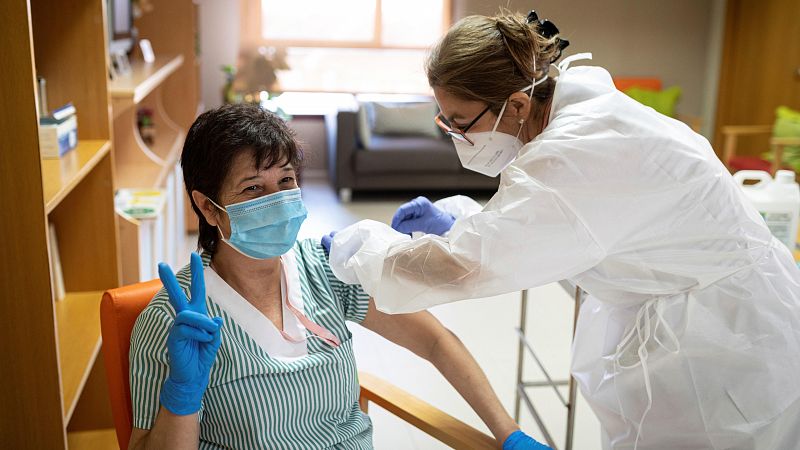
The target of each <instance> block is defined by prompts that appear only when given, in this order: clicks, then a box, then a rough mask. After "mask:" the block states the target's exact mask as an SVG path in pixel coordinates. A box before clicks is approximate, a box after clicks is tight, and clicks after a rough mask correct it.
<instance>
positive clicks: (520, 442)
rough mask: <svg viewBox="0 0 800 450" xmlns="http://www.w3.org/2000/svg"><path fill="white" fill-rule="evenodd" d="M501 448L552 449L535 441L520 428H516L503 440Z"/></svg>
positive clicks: (509, 449) (521, 449) (504, 449)
mask: <svg viewBox="0 0 800 450" xmlns="http://www.w3.org/2000/svg"><path fill="white" fill-rule="evenodd" d="M503 450H552V449H551V448H550V447H548V446H546V445H544V444H542V443H541V442H538V441H536V439H534V438H532V437H530V436H528V435H527V434H525V433H523V432H522V431H520V430H517V431H515V432H513V433H511V435H510V436H509V437H508V438H506V440H505V442H503Z"/></svg>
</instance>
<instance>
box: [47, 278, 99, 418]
mask: <svg viewBox="0 0 800 450" xmlns="http://www.w3.org/2000/svg"><path fill="white" fill-rule="evenodd" d="M102 296H103V293H102V292H100V291H93V292H71V293H67V295H66V296H65V297H64V299H63V300H60V301H57V302H56V303H55V309H56V329H57V331H58V359H59V365H60V366H61V387H62V392H63V399H64V411H63V413H64V418H65V422H66V421H69V418H70V416H71V415H72V411H73V410H74V409H75V405H76V404H77V400H78V397H79V394H80V392H81V390H82V389H83V384H84V383H85V382H86V377H87V376H88V375H89V372H90V371H91V369H92V364H94V360H95V358H96V357H97V353H98V351H99V350H100V299H101V298H102Z"/></svg>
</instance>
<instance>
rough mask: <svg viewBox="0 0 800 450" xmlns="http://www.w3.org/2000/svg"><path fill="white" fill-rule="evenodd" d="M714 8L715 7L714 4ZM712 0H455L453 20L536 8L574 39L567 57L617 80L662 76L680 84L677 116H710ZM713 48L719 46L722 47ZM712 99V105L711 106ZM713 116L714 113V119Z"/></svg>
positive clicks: (714, 15) (713, 66) (667, 81)
mask: <svg viewBox="0 0 800 450" xmlns="http://www.w3.org/2000/svg"><path fill="white" fill-rule="evenodd" d="M715 3H717V4H715ZM718 3H719V2H715V1H712V0H670V1H664V0H603V1H598V0H538V1H536V2H531V1H520V0H490V1H486V0H453V17H454V20H458V19H460V18H462V17H465V16H467V15H470V14H484V15H492V14H495V13H496V12H497V11H498V10H499V7H500V6H505V7H508V8H509V9H511V10H512V11H520V12H524V13H527V11H529V10H530V9H536V11H537V12H538V14H539V17H540V18H549V19H550V20H551V21H553V23H555V24H556V25H557V26H558V28H559V30H560V31H561V33H562V35H563V36H564V37H566V38H567V39H569V41H570V43H571V44H570V47H569V48H568V49H567V51H566V52H567V54H572V53H579V52H591V53H593V56H594V58H593V62H592V63H590V64H596V65H600V66H603V67H605V68H606V69H608V70H609V72H611V74H612V75H613V76H657V77H659V78H661V80H662V82H663V83H664V85H665V87H667V86H672V85H678V86H680V87H681V88H682V89H683V97H682V98H681V101H680V102H679V104H678V110H679V112H682V113H685V114H692V115H696V116H703V117H705V116H706V114H707V113H708V109H709V107H712V106H713V103H715V102H716V95H713V96H712V97H713V98H712V99H711V100H709V99H708V98H707V96H706V95H705V94H706V90H707V89H709V88H710V89H714V90H716V83H711V85H709V83H708V80H707V78H709V77H711V78H712V79H716V70H717V68H716V64H718V63H715V62H714V61H715V58H714V53H715V52H716V48H715V47H714V46H712V45H709V44H710V43H713V42H715V36H714V33H715V26H714V24H715V21H717V20H718V19H719V18H720V17H721V14H722V12H721V10H722V8H719V7H717V6H718ZM716 45H719V44H718V43H717V44H716ZM709 102H711V104H709ZM712 117H713V115H712Z"/></svg>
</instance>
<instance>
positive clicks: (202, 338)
mask: <svg viewBox="0 0 800 450" xmlns="http://www.w3.org/2000/svg"><path fill="white" fill-rule="evenodd" d="M171 334H172V335H173V336H175V337H176V338H178V339H188V340H192V341H197V342H211V341H213V340H214V334H212V333H210V332H208V331H206V330H202V329H200V328H197V327H193V326H191V325H187V324H183V323H175V325H173V327H172V332H171Z"/></svg>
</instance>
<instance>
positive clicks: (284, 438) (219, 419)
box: [130, 105, 544, 449]
mask: <svg viewBox="0 0 800 450" xmlns="http://www.w3.org/2000/svg"><path fill="white" fill-rule="evenodd" d="M301 159H302V156H301V152H300V150H299V148H298V145H297V143H296V142H295V139H294V137H293V135H292V133H291V132H290V130H289V129H288V127H287V126H286V124H284V122H283V121H282V120H281V119H279V118H278V117H277V116H275V115H273V114H271V113H269V112H266V111H263V110H261V109H260V108H257V107H254V106H244V105H236V106H223V107H221V108H219V109H216V110H213V111H209V112H206V113H204V114H203V115H201V116H200V117H199V118H198V119H197V120H196V121H195V123H194V124H193V125H192V127H191V129H190V131H189V134H188V136H187V138H186V142H185V144H184V147H183V154H182V156H181V165H182V167H183V173H184V181H185V184H186V190H187V192H188V193H189V195H190V198H191V202H192V207H193V209H194V211H195V212H196V213H197V216H198V218H199V220H200V236H199V247H200V248H201V249H202V256H200V255H197V254H193V255H192V261H191V264H190V265H189V266H187V267H184V268H183V269H182V270H180V271H179V272H178V274H177V277H176V276H175V275H174V274H173V273H172V271H171V270H170V269H169V267H167V266H166V265H163V264H162V265H160V266H159V274H160V275H161V279H162V281H163V282H164V286H165V289H162V290H161V291H159V293H158V294H157V295H156V296H155V298H154V299H153V300H152V301H151V302H150V304H149V305H148V306H147V308H145V310H144V311H143V312H142V314H141V315H140V316H139V318H138V320H137V321H136V325H135V327H134V329H133V336H132V338H131V353H130V355H131V356H130V362H131V366H130V384H131V397H132V403H133V426H134V430H133V434H132V435H131V440H130V448H132V449H135V448H198V447H200V448H236V449H243V448H294V449H314V448H343V449H344V448H347V449H351V448H352V449H355V448H358V449H368V448H372V425H371V422H370V420H369V417H368V416H367V415H365V414H364V413H362V412H361V410H360V409H359V405H358V396H359V386H358V379H357V371H356V364H355V359H354V356H353V346H352V342H351V334H350V333H349V331H348V329H347V328H346V326H345V321H347V320H349V321H352V322H356V323H360V324H361V325H363V326H364V327H366V328H368V329H370V330H372V331H374V332H376V333H378V334H380V335H381V336H383V337H385V338H387V339H389V340H390V341H392V342H394V343H396V344H398V345H401V346H403V347H405V348H407V349H409V350H411V351H412V352H414V353H416V354H417V355H419V356H420V357H422V358H425V359H427V360H428V361H430V362H431V363H433V364H434V365H435V366H436V367H437V368H438V369H439V371H440V372H441V373H442V374H443V375H444V376H445V377H446V378H447V380H448V381H449V382H450V383H451V384H452V385H453V386H454V387H455V388H456V390H458V392H459V393H460V394H461V395H462V396H463V397H464V398H465V399H466V400H467V402H469V404H470V405H471V406H472V407H473V408H474V409H475V411H476V412H477V413H478V415H479V416H480V417H481V419H482V420H483V421H484V422H485V423H486V425H487V426H488V427H489V429H490V430H491V432H492V433H493V434H494V436H495V438H497V440H498V442H502V443H504V444H505V446H506V448H517V449H519V448H544V447H535V446H536V445H538V444H536V443H535V441H533V439H531V438H529V437H528V436H525V435H524V434H523V433H521V432H520V431H518V427H517V425H516V424H515V423H514V421H513V420H512V419H511V418H510V417H509V416H508V414H507V413H506V411H505V410H504V409H503V407H502V406H501V404H500V402H499V401H498V399H497V397H496V396H495V394H494V392H493V391H492V388H491V387H490V386H489V383H488V381H487V379H486V377H485V375H484V374H483V373H482V372H481V370H480V368H479V367H478V365H477V364H476V363H475V361H474V359H473V358H472V357H471V356H470V354H469V353H468V352H467V350H466V349H465V348H464V346H463V345H462V344H461V342H460V341H459V340H458V338H457V337H456V336H455V335H453V334H452V333H451V332H450V331H448V330H447V329H446V328H445V327H444V326H442V324H441V323H439V321H438V320H436V318H434V317H433V316H432V315H431V314H429V313H427V312H420V313H416V314H406V315H385V314H382V313H381V312H379V311H378V310H376V309H375V306H374V304H373V302H372V300H371V299H370V298H369V297H368V296H367V295H366V294H365V293H364V291H363V290H362V289H361V288H360V287H359V286H350V285H346V284H344V283H342V282H341V281H339V280H337V279H336V278H335V277H334V276H333V273H332V272H331V269H330V267H329V266H328V260H327V255H326V254H325V252H324V250H323V247H322V246H321V245H320V244H319V242H318V241H313V240H306V241H302V242H297V241H296V238H297V232H298V229H299V228H300V225H301V223H302V222H303V220H304V219H305V217H306V210H305V207H304V206H303V202H302V199H301V197H300V190H299V189H298V187H297V182H296V174H295V170H296V169H297V168H298V167H299V165H300V163H301ZM209 316H210V317H209Z"/></svg>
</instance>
